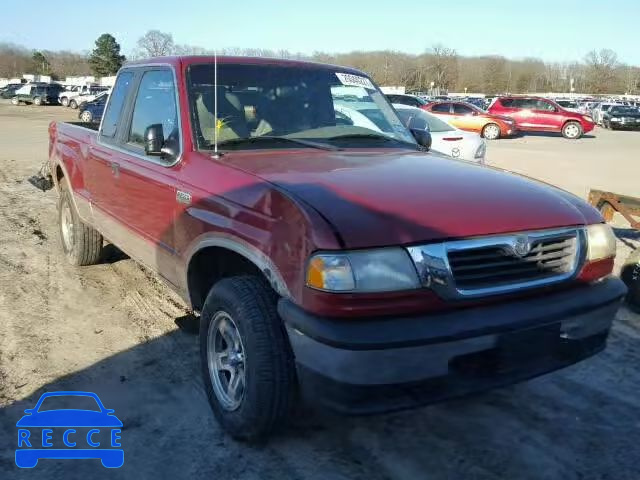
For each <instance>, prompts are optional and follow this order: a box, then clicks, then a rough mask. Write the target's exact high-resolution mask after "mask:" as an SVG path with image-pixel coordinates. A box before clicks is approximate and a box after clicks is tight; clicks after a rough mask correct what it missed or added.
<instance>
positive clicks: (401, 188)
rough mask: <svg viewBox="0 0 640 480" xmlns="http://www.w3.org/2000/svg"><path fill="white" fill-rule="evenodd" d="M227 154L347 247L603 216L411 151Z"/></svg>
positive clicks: (576, 202) (528, 186) (505, 176)
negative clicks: (308, 211)
mask: <svg viewBox="0 0 640 480" xmlns="http://www.w3.org/2000/svg"><path fill="white" fill-rule="evenodd" d="M261 153H262V155H256V154H255V153H254V152H250V153H249V152H247V153H246V154H239V153H238V152H236V153H234V154H229V155H226V156H225V157H223V161H224V162H226V163H228V164H231V165H233V166H234V167H236V168H239V169H242V170H244V171H247V172H249V173H252V174H254V175H257V176H259V177H261V178H263V179H264V180H267V181H269V182H271V183H273V184H275V185H277V186H278V187H280V188H282V189H284V190H286V191H287V192H289V193H290V194H293V196H295V197H297V198H299V199H300V200H302V201H303V202H305V203H306V204H308V205H310V206H311V207H313V208H314V209H316V210H317V211H318V212H320V214H321V215H323V216H324V217H325V218H326V219H327V220H328V221H329V222H330V223H331V224H332V225H333V227H334V229H335V230H336V232H337V235H339V236H340V237H341V241H342V242H343V244H344V246H345V247H346V248H366V247H374V246H385V245H403V244H411V243H419V242H427V241H431V240H443V239H452V238H461V237H471V236H476V235H489V234H498V233H506V232H515V231H523V230H536V229H545V228H554V227H562V226H573V225H584V224H590V223H597V222H600V221H601V217H600V214H599V213H598V212H597V211H596V210H595V209H593V208H592V207H591V206H589V205H588V204H586V203H585V202H583V201H582V200H580V199H579V198H577V197H575V196H573V195H571V194H569V193H567V192H564V191H562V190H560V189H557V188H555V187H552V186H550V185H546V184H543V183H540V182H536V181H533V180H531V179H528V178H526V177H523V176H519V175H515V174H511V173H507V172H505V171H502V170H498V169H496V168H491V167H484V166H479V165H476V164H472V163H468V162H464V161H456V160H452V159H450V158H446V157H443V156H440V155H438V154H433V153H429V154H426V153H421V152H414V151H409V152H407V151H406V150H395V149H394V150H385V151H384V152H381V151H380V150H376V151H357V152H354V151H349V152H342V151H338V152H326V151H313V150H296V151H285V152H283V151H282V150H279V151H278V152H277V153H276V152H275V151H274V152H269V154H267V155H265V152H264V150H262V151H261Z"/></svg>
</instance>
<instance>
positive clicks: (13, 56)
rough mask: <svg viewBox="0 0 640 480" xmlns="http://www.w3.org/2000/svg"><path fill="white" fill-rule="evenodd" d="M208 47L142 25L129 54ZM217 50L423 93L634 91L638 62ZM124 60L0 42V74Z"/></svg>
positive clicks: (108, 45) (82, 69) (102, 66)
mask: <svg viewBox="0 0 640 480" xmlns="http://www.w3.org/2000/svg"><path fill="white" fill-rule="evenodd" d="M211 53H213V51H212V50H211V49H207V48H204V47H197V46H192V45H184V44H178V43H175V42H174V39H173V36H172V35H171V34H170V33H166V32H161V31H158V30H150V31H148V32H147V33H146V34H145V35H143V36H142V37H140V39H139V40H138V42H137V44H136V48H135V49H134V51H133V52H132V54H131V57H132V58H148V57H157V56H164V55H201V54H211ZM218 54H220V55H248V56H261V57H277V58H292V59H305V60H314V61H319V62H328V63H334V64H337V65H345V66H350V67H354V68H357V69H360V70H363V71H365V72H367V73H368V74H369V75H371V77H372V78H373V79H374V80H375V81H376V82H377V83H378V84H380V85H397V86H404V87H406V88H407V90H408V91H422V92H431V93H436V94H437V93H446V92H454V91H455V92H469V93H473V92H482V93H487V94H496V93H507V92H508V93H523V92H541V93H542V92H551V91H552V92H588V93H595V94H640V68H639V67H637V66H631V65H625V64H624V63H622V62H620V61H619V59H618V57H617V55H616V53H615V52H614V51H612V50H609V49H602V50H599V51H595V50H594V51H591V52H588V53H587V54H586V55H585V57H584V58H583V59H582V60H581V61H577V60H576V61H574V62H544V61H542V60H540V59H537V58H523V59H520V60H512V59H508V58H505V57H503V56H500V55H487V56H476V57H467V56H462V55H459V54H458V53H457V51H456V50H454V49H452V48H448V47H446V46H444V45H440V44H435V45H433V46H431V47H430V48H427V49H425V51H424V52H423V53H421V54H418V55H413V54H408V53H403V52H398V51H390V50H389V51H354V52H350V53H337V54H336V53H328V52H314V53H313V54H310V55H303V54H301V53H295V52H291V51H289V50H269V49H260V48H224V49H221V50H218ZM125 61H126V58H125V57H124V55H122V54H121V53H120V45H119V44H118V42H117V41H116V39H115V38H114V37H113V36H112V35H110V34H106V33H105V34H103V35H101V36H100V37H98V39H97V40H96V42H95V45H94V48H93V50H92V51H90V52H87V53H78V52H69V51H48V50H43V51H29V50H27V49H25V48H23V47H20V46H17V45H12V44H0V77H12V76H17V75H21V74H22V73H36V74H45V75H52V76H53V77H54V78H63V77H65V76H73V75H87V74H89V73H94V74H96V75H98V76H105V75H113V74H115V72H117V71H118V69H119V68H120V66H122V64H123V63H124V62H125Z"/></svg>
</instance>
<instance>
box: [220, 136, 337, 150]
mask: <svg viewBox="0 0 640 480" xmlns="http://www.w3.org/2000/svg"><path fill="white" fill-rule="evenodd" d="M263 142H264V143H277V142H282V143H295V144H297V145H302V146H304V147H308V148H317V149H319V150H330V151H336V150H341V149H340V148H338V147H335V146H333V145H327V144H326V143H317V142H312V141H310V140H301V139H299V138H291V137H276V136H272V135H262V136H259V137H242V138H231V139H229V140H224V141H223V142H220V143H218V147H224V146H225V145H241V144H243V143H263ZM211 146H212V145H211Z"/></svg>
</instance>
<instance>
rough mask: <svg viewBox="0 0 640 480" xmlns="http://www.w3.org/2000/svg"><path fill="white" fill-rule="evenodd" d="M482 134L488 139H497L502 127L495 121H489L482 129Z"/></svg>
mask: <svg viewBox="0 0 640 480" xmlns="http://www.w3.org/2000/svg"><path fill="white" fill-rule="evenodd" d="M482 136H483V137H484V138H486V139H487V140H497V139H498V138H500V127H499V126H498V125H496V124H495V123H488V124H487V125H485V126H484V128H483V129H482Z"/></svg>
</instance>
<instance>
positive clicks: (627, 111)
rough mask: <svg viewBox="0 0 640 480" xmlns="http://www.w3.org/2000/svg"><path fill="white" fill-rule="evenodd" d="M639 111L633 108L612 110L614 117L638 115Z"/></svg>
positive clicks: (614, 108) (615, 108)
mask: <svg viewBox="0 0 640 480" xmlns="http://www.w3.org/2000/svg"><path fill="white" fill-rule="evenodd" d="M637 113H638V110H637V109H635V108H633V107H613V108H612V109H611V114H612V115H636V114H637Z"/></svg>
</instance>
